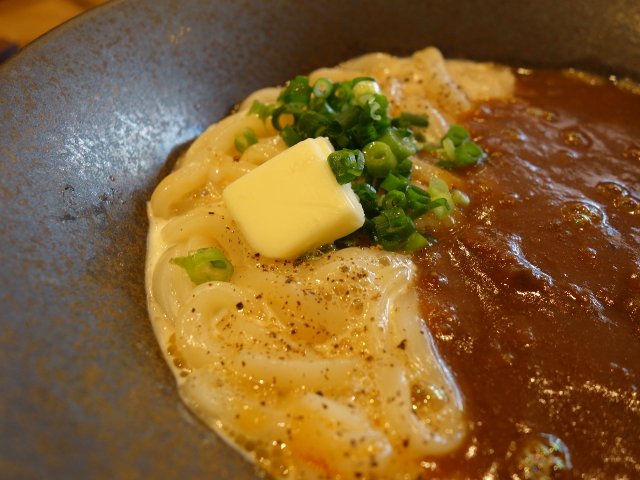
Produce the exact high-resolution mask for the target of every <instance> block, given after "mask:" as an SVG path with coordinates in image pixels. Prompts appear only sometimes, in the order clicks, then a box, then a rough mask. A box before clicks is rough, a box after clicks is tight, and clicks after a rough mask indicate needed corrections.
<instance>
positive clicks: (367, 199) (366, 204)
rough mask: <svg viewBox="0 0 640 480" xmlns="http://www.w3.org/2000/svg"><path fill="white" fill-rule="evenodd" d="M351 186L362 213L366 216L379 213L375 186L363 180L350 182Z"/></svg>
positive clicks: (373, 215)
mask: <svg viewBox="0 0 640 480" xmlns="http://www.w3.org/2000/svg"><path fill="white" fill-rule="evenodd" d="M365 161H366V160H365ZM351 188H352V189H353V192H354V193H355V194H356V195H358V198H359V199H360V204H361V205H362V209H363V210H364V214H365V215H366V216H367V217H375V216H376V215H379V213H380V211H379V209H378V194H377V193H376V189H375V188H373V187H372V186H371V185H369V184H368V183H363V182H359V183H352V184H351Z"/></svg>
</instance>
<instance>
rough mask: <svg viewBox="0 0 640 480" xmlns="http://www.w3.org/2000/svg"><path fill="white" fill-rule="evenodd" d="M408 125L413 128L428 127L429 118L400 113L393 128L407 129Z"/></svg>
mask: <svg viewBox="0 0 640 480" xmlns="http://www.w3.org/2000/svg"><path fill="white" fill-rule="evenodd" d="M410 125H413V126H414V127H428V126H429V118H428V117H427V116H426V115H417V114H415V113H406V112H402V113H400V116H399V117H398V118H396V119H394V122H393V126H394V127H408V126H410Z"/></svg>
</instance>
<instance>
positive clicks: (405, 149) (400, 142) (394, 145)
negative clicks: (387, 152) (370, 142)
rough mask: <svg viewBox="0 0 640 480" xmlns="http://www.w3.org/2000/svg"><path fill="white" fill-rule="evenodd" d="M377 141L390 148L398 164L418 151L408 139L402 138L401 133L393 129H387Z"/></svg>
mask: <svg viewBox="0 0 640 480" xmlns="http://www.w3.org/2000/svg"><path fill="white" fill-rule="evenodd" d="M378 140H379V141H381V142H384V143H386V144H387V145H389V147H391V151H392V152H393V154H394V155H395V156H396V158H397V159H398V161H399V162H401V161H402V160H404V159H405V158H407V157H408V156H409V155H413V154H414V153H416V152H417V151H418V148H417V147H416V146H415V145H414V143H413V142H412V141H411V140H410V138H409V137H403V132H401V131H400V130H398V129H397V128H395V127H389V128H387V129H386V130H385V131H384V133H383V134H382V136H381V137H380V138H378Z"/></svg>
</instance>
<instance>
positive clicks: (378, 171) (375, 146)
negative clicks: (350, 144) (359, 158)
mask: <svg viewBox="0 0 640 480" xmlns="http://www.w3.org/2000/svg"><path fill="white" fill-rule="evenodd" d="M362 154H363V155H364V166H365V168H366V170H367V174H368V175H371V176H372V177H373V178H385V177H386V176H387V175H389V173H390V172H391V171H392V170H395V168H396V167H397V165H398V161H397V160H396V156H395V155H394V154H393V152H392V151H391V148H390V147H389V145H387V144H386V143H383V142H371V143H368V144H367V145H366V146H365V147H364V148H363V149H362Z"/></svg>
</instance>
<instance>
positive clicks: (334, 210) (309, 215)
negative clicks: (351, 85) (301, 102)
mask: <svg viewBox="0 0 640 480" xmlns="http://www.w3.org/2000/svg"><path fill="white" fill-rule="evenodd" d="M333 151H334V150H333V146H332V145H331V142H329V140H328V139H327V138H315V139H312V138H310V139H307V140H304V141H302V142H300V143H298V144H296V145H294V146H293V147H291V148H289V149H287V150H285V151H284V152H282V153H280V154H279V155H276V156H275V157H273V158H272V159H271V160H268V161H267V162H265V163H264V164H262V165H260V166H259V167H257V168H256V169H255V170H252V171H251V172H249V173H248V174H246V175H245V176H243V177H241V178H239V179H238V180H236V181H235V182H233V183H232V184H231V185H229V186H228V187H227V188H226V189H225V190H224V192H223V194H222V198H223V200H224V202H225V204H226V206H227V208H228V209H229V212H230V213H231V216H232V217H233V219H234V220H235V222H236V223H237V224H238V228H239V229H240V232H241V233H242V235H243V236H244V237H245V239H246V240H247V241H248V242H249V245H251V248H252V249H253V250H255V251H257V252H259V253H260V254H261V255H265V256H267V257H272V258H283V259H286V258H295V257H297V256H299V255H301V254H302V253H304V252H306V251H307V250H309V249H312V248H315V247H319V246H320V245H324V244H327V243H331V242H333V241H335V240H337V239H338V238H341V237H344V236H345V235H348V234H350V233H352V232H354V231H355V230H357V229H358V228H360V227H361V226H362V225H363V224H364V211H363V210H362V206H361V205H360V201H359V200H358V196H357V195H356V194H355V193H354V192H353V190H352V188H351V185H350V184H346V185H340V184H338V182H337V180H336V178H335V175H334V174H333V172H332V171H331V167H330V166H329V163H328V162H327V157H328V156H329V154H331V153H332V152H333Z"/></svg>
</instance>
